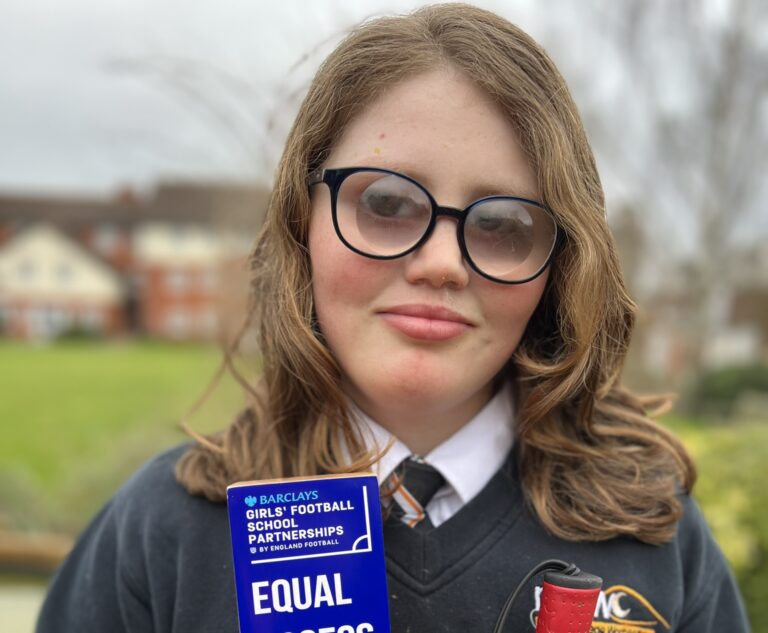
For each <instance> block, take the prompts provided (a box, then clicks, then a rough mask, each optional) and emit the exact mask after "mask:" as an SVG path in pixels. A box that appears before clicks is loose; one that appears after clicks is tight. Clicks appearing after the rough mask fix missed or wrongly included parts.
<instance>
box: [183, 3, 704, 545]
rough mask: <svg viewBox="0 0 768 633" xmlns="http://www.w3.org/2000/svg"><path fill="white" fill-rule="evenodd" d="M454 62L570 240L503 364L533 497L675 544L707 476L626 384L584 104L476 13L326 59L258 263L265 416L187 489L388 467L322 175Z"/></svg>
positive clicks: (259, 400) (577, 518)
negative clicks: (380, 104) (395, 90)
mask: <svg viewBox="0 0 768 633" xmlns="http://www.w3.org/2000/svg"><path fill="white" fill-rule="evenodd" d="M441 66H442V67H452V68H454V69H458V70H459V71H461V72H463V73H465V74H466V76H467V77H469V78H471V80H472V81H474V82H475V83H476V85H478V86H479V87H480V88H481V89H482V90H484V91H485V92H486V93H488V94H489V95H490V96H491V97H492V98H493V99H494V101H495V102H496V103H497V104H498V105H499V107H500V108H501V109H502V110H503V112H504V113H506V115H507V116H508V118H509V121H510V122H511V124H512V125H513V126H514V128H515V130H516V131H517V134H518V137H519V139H520V141H521V143H522V146H523V148H524V150H525V152H526V155H527V157H528V159H529V160H530V163H531V165H532V167H533V169H534V172H535V174H536V175H537V178H538V182H539V189H540V191H541V194H542V197H543V202H544V203H545V204H546V205H548V206H549V207H550V208H552V209H554V211H555V214H556V216H557V220H558V222H559V225H560V227H561V229H562V230H563V232H564V234H565V236H566V238H565V241H564V244H563V246H562V248H561V250H560V251H559V253H558V255H557V257H556V259H555V261H554V262H553V264H552V267H551V271H550V278H549V281H548V286H547V288H546V290H545V293H544V295H543V297H542V299H541V301H540V303H539V305H538V307H537V309H536V311H535V312H534V314H533V316H532V318H531V320H530V322H529V324H528V327H527V329H526V332H525V334H524V336H523V339H522V341H521V343H520V345H519V346H518V348H517V349H516V351H515V353H514V355H513V357H512V358H511V359H510V362H509V363H508V364H507V366H506V367H505V369H504V370H503V371H504V373H505V375H506V376H507V378H508V380H510V381H511V383H512V384H513V386H514V390H515V396H516V402H517V403H518V404H517V419H516V427H515V434H516V439H515V441H516V445H517V450H518V455H519V470H520V474H521V481H522V485H523V489H524V492H525V496H526V499H527V501H528V503H529V504H530V506H531V507H532V508H533V510H534V512H535V513H536V515H537V516H538V517H539V519H540V520H541V522H542V524H543V525H544V526H545V527H546V528H547V529H548V530H549V531H550V532H551V533H553V534H554V535H556V536H558V537H560V538H563V539H568V540H584V539H587V540H602V539H608V538H612V537H615V536H618V535H629V536H634V537H636V538H638V539H640V540H643V541H645V542H649V543H661V542H664V541H668V540H669V539H671V538H672V536H673V534H674V529H675V524H676V522H677V521H678V519H679V518H680V514H681V504H680V501H679V494H680V493H681V492H684V491H688V490H690V489H691V487H692V485H693V482H694V480H695V471H694V467H693V465H692V463H691V460H690V458H689V457H688V455H687V453H686V451H685V449H684V448H683V446H682V445H681V444H680V442H679V441H678V440H677V439H676V438H675V437H674V436H673V435H672V434H670V433H669V432H668V431H666V430H665V429H663V428H662V427H661V426H659V425H658V424H656V423H655V422H654V421H653V420H651V419H650V417H649V416H650V415H655V414H656V413H658V412H660V410H661V409H662V408H664V407H666V406H667V405H668V404H669V401H668V398H665V397H651V398H649V397H639V396H635V395H633V394H632V393H630V392H629V391H628V390H627V389H625V388H623V387H622V386H621V385H620V383H619V380H620V374H621V370H622V367H623V364H624V359H625V355H626V352H627V348H628V345H629V341H630V336H631V333H632V329H633V325H634V319H635V304H634V303H633V301H632V299H631V298H630V297H629V295H628V294H627V291H626V289H625V286H624V281H623V278H622V274H621V271H620V268H619V263H618V259H617V256H616V252H615V248H614V241H613V238H612V236H611V234H610V231H609V229H608V226H607V223H606V219H605V205H604V197H603V190H602V186H601V184H600V178H599V176H598V173H597V169H596V166H595V160H594V157H593V155H592V151H591V149H590V146H589V143H588V141H587V138H586V135H585V132H584V129H583V126H582V123H581V119H580V117H579V114H578V111H577V108H576V106H575V104H574V102H573V100H572V98H571V95H570V93H569V91H568V88H567V86H566V84H565V82H564V80H563V78H562V76H561V75H560V73H559V72H558V70H557V68H556V67H555V65H554V64H553V62H552V61H551V60H550V58H549V57H548V56H547V54H546V53H545V52H544V50H543V49H542V48H541V47H540V46H539V45H538V44H537V43H536V42H535V41H533V40H532V39H531V38H530V37H529V36H528V35H526V34H525V33H524V32H523V31H521V30H520V29H519V28H517V27H516V26H514V25H512V24H510V23H509V22H507V21H506V20H504V19H502V18H501V17H499V16H497V15H495V14H493V13H490V12H488V11H485V10H482V9H478V8H475V7H472V6H469V5H464V4H446V5H435V6H429V7H425V8H421V9H419V10H417V11H415V12H413V13H411V14H408V15H404V16H395V17H384V18H377V19H374V20H370V21H367V22H364V23H363V24H361V25H360V26H358V27H356V28H355V29H354V30H353V31H352V32H351V33H350V34H349V35H348V36H347V37H346V38H345V39H344V40H343V41H342V42H341V44H340V45H339V46H338V47H337V48H336V50H335V51H334V52H333V53H331V55H330V56H329V57H328V58H327V59H326V60H325V62H324V63H323V64H322V65H321V67H320V69H319V70H318V72H317V74H316V76H315V78H314V80H313V82H312V84H311V85H310V87H309V91H308V93H307V95H306V98H305V99H304V101H303V103H302V105H301V108H300V109H299V112H298V116H297V118H296V121H295V123H294V125H293V128H292V129H291V132H290V134H289V136H288V140H287V142H286V146H285V151H284V153H283V156H282V159H281V161H280V163H279V166H278V169H277V176H276V181H275V184H274V189H273V192H272V195H271V199H270V203H269V207H268V211H267V214H266V218H265V222H264V225H263V227H262V230H261V232H260V234H259V236H258V239H257V241H256V244H255V247H254V249H253V251H252V253H251V255H250V260H249V261H250V273H251V300H250V303H249V324H250V326H251V327H253V328H254V329H255V332H256V333H257V335H258V340H259V344H260V351H261V354H262V357H263V376H262V378H261V380H260V382H259V383H258V384H257V385H255V386H253V387H250V386H248V385H247V384H246V385H245V386H246V387H247V388H248V391H249V393H250V395H251V398H250V402H249V405H248V406H247V407H246V408H245V410H243V411H242V412H241V413H240V414H239V415H238V416H237V418H236V419H235V420H234V422H233V423H232V424H231V425H230V426H229V427H228V428H227V429H226V430H224V431H222V432H220V433H218V434H215V435H212V436H209V437H201V436H198V435H196V434H195V437H196V438H197V440H198V442H197V443H196V444H195V445H193V446H192V447H191V448H190V449H189V451H188V452H187V453H186V454H185V455H184V456H183V457H182V459H181V460H180V461H179V462H178V464H177V468H176V475H177V478H178V480H179V481H180V482H181V483H182V484H183V485H184V486H185V487H186V489H187V490H188V491H189V492H191V493H193V494H200V495H204V496H205V497H207V498H209V499H211V500H216V501H220V500H223V499H224V498H225V488H226V486H227V485H228V484H229V483H232V482H233V481H238V480H245V479H263V478H272V477H288V476H296V475H312V474H317V473H322V472H344V471H354V470H358V469H362V468H366V467H369V466H370V465H371V464H372V463H373V462H374V461H375V460H376V459H377V458H378V455H376V454H371V453H368V452H367V451H366V449H365V446H364V443H363V442H362V438H361V437H360V435H359V433H358V431H357V429H356V427H355V424H354V423H353V422H352V420H351V419H350V416H349V413H348V410H347V407H346V404H345V400H344V397H343V395H342V391H341V388H340V378H341V374H340V369H339V365H338V364H337V362H336V360H335V359H334V357H333V355H332V353H331V352H330V350H329V349H328V347H327V346H326V345H325V343H324V341H323V338H322V334H321V332H320V330H319V327H318V325H317V322H316V319H315V315H314V309H313V300H312V292H311V270H310V265H309V257H308V253H307V233H308V226H309V216H310V199H309V192H308V188H307V182H306V179H307V174H308V173H309V172H310V171H311V170H313V169H315V168H316V167H318V166H320V165H322V164H323V162H324V161H325V159H326V158H327V156H328V155H329V153H330V151H331V149H332V148H333V147H334V143H336V142H337V141H338V139H339V138H340V136H341V134H342V132H343V131H344V129H345V127H346V126H347V125H348V123H349V122H350V121H351V120H352V119H353V118H354V117H355V116H356V115H357V114H358V113H360V112H361V110H362V109H363V108H365V107H366V106H367V105H369V104H371V102H373V101H374V100H375V99H376V98H377V96H379V95H380V94H381V93H382V91H385V90H387V88H389V87H390V86H392V85H393V84H396V83H397V82H400V81H403V80H404V79H406V78H409V77H413V76H415V75H418V74H419V73H423V72H426V71H429V70H433V69H435V68H436V67H441ZM226 356H227V358H226V362H227V364H228V365H229V367H230V368H233V365H232V364H231V362H229V360H230V359H229V351H227V352H226ZM235 373H236V374H237V372H235ZM344 445H346V446H347V447H348V448H349V453H350V458H349V459H347V458H345V457H344V455H345V452H344V450H343V446H344Z"/></svg>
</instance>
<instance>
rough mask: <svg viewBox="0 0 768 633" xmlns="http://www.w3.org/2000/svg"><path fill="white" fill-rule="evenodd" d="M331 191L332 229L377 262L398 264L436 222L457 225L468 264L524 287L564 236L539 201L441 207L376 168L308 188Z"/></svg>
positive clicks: (333, 176)
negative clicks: (447, 220)
mask: <svg viewBox="0 0 768 633" xmlns="http://www.w3.org/2000/svg"><path fill="white" fill-rule="evenodd" d="M320 183H324V184H326V185H328V188H329V189H330V192H331V212H332V214H333V226H334V228H335V230H336V234H337V235H338V236H339V239H340V240H341V241H342V242H343V243H344V244H345V245H346V246H347V247H348V248H349V249H350V250H352V251H354V252H355V253H358V254H359V255H363V256H365V257H370V258H373V259H395V258H397V257H403V256H404V255H407V254H408V253H411V252H413V251H414V250H416V249H417V248H419V247H420V246H421V245H422V244H424V243H425V242H426V241H427V240H428V239H429V236H430V235H431V234H432V231H433V229H434V228H435V223H436V222H437V218H438V217H440V216H448V217H450V218H454V219H455V220H457V225H456V237H457V239H458V242H459V248H460V249H461V254H462V256H463V257H464V260H465V261H467V262H468V263H469V265H470V266H471V267H472V268H473V269H474V270H475V271H476V272H477V273H479V274H480V275H482V276H483V277H485V278H487V279H490V280H491V281H496V282H498V283H502V284H522V283H526V282H528V281H531V280H533V279H535V278H536V277H538V276H539V275H540V274H541V273H542V272H543V271H544V269H545V268H546V267H547V266H548V265H549V263H550V261H551V260H552V257H553V254H554V252H555V247H556V245H557V243H558V235H559V229H558V226H557V222H556V221H555V217H554V215H553V214H552V212H551V211H550V210H549V209H548V208H547V207H546V206H544V205H543V204H541V203H540V202H536V201H534V200H528V199H526V198H518V197H516V196H487V197H484V198H480V199H479V200H475V201H474V202H472V203H471V204H470V205H469V206H467V207H466V208H465V209H456V208H453V207H442V206H440V205H438V204H437V202H435V199H434V198H433V197H432V194H430V193H429V191H427V189H426V188H425V187H424V186H423V185H421V184H420V183H419V182H417V181H416V180H414V179H413V178H410V177H409V176H406V175H404V174H400V173H397V172H395V171H391V170H389V169H381V168H377V167H344V168H340V169H316V170H314V171H313V172H311V173H310V174H309V177H308V179H307V184H308V185H309V186H312V185H317V184H320Z"/></svg>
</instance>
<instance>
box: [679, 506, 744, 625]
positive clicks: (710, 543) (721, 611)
mask: <svg viewBox="0 0 768 633" xmlns="http://www.w3.org/2000/svg"><path fill="white" fill-rule="evenodd" d="M680 500H681V503H682V504H683V516H682V518H681V520H680V522H679V524H678V528H677V535H676V537H675V541H674V545H675V547H676V550H677V554H678V561H679V562H678V564H679V566H680V573H681V576H682V579H683V590H684V596H683V599H684V611H683V617H682V621H681V627H682V628H681V630H684V631H688V630H691V631H694V630H696V631H699V630H706V631H709V630H729V631H742V630H747V628H748V624H747V619H746V613H745V609H744V604H743V601H742V599H741V596H740V594H739V590H738V587H737V585H736V581H735V579H734V577H733V574H732V572H731V569H730V566H729V564H728V561H727V560H726V558H725V556H724V555H723V552H722V550H721V549H720V546H719V545H718V544H717V542H716V541H715V538H714V536H713V535H712V531H711V530H710V528H709V525H708V524H707V521H706V519H705V517H704V514H703V513H702V511H701V508H700V507H699V505H698V504H697V503H696V501H695V500H694V499H693V498H692V497H691V496H690V495H687V494H686V495H681V497H680ZM704 622H709V623H713V622H718V623H720V625H721V626H722V627H723V628H718V627H714V628H711V629H710V628H706V627H704ZM686 627H687V628H686Z"/></svg>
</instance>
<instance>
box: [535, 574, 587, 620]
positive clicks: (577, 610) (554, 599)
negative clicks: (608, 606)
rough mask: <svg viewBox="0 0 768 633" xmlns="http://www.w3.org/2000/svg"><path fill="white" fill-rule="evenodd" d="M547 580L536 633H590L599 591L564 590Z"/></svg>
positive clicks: (569, 588)
mask: <svg viewBox="0 0 768 633" xmlns="http://www.w3.org/2000/svg"><path fill="white" fill-rule="evenodd" d="M557 576H560V574H557ZM547 580H548V579H545V580H544V585H543V589H542V592H541V605H540V607H539V618H538V621H537V622H536V633H589V630H590V629H591V628H592V618H593V617H594V614H595V607H596V606H597V597H598V595H599V594H600V587H599V586H598V587H596V588H593V587H590V588H574V587H564V586H562V585H560V584H552V583H551V582H548V581H547Z"/></svg>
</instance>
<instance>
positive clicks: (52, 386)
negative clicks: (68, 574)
mask: <svg viewBox="0 0 768 633" xmlns="http://www.w3.org/2000/svg"><path fill="white" fill-rule="evenodd" d="M219 360H220V353H219V352H218V350H217V349H215V348H214V347H212V346H202V345H176V344H169V343H155V342H127V343H98V342H95V343H81V342H80V343H62V344H56V345H51V346H44V347H33V346H29V345H25V344H19V343H10V342H0V384H2V398H0V424H1V425H2V442H0V507H1V508H3V511H5V512H6V515H5V516H3V515H2V513H0V521H4V522H5V523H10V524H11V526H16V527H45V528H48V529H51V528H55V529H65V530H71V531H75V530H77V529H79V528H80V527H81V526H82V524H83V521H84V520H85V519H86V518H87V517H88V516H90V514H92V513H93V512H94V511H95V510H96V508H98V507H99V506H100V505H101V504H102V503H103V502H104V500H105V499H106V498H107V497H108V496H109V495H110V494H111V493H112V492H113V491H114V489H115V488H117V487H118V486H119V484H120V483H121V482H122V481H123V480H124V479H125V477H127V476H128V475H129V474H130V473H131V472H132V471H133V470H135V468H136V467H137V466H138V465H139V464H140V463H142V462H143V461H145V460H146V459H147V458H148V457H149V456H151V455H153V454H155V453H157V452H158V451H160V450H162V449H163V448H165V447H168V446H171V445H174V444H176V443H179V442H181V441H184V440H185V438H186V436H185V435H184V434H183V433H182V432H181V431H179V430H178V429H177V427H176V421H177V420H178V419H179V418H181V417H182V416H183V415H184V414H185V412H186V411H187V410H188V409H189V408H190V407H191V406H192V405H193V403H194V402H195V401H196V399H197V398H198V397H199V396H200V395H201V394H202V393H203V391H204V389H205V387H206V385H207V384H208V381H209V380H210V379H211V378H212V376H213V375H214V372H215V370H216V368H217V366H218V362H219ZM242 402H243V398H242V396H241V394H240V388H239V386H237V385H236V383H235V382H234V380H233V379H231V378H229V377H228V376H227V377H226V379H224V380H222V383H221V385H220V386H219V387H218V388H217V389H216V391H215V392H214V393H213V394H212V396H211V398H210V400H209V401H208V402H207V403H206V404H205V405H203V407H202V408H201V410H200V411H199V412H198V413H196V414H195V415H194V416H193V417H192V419H191V420H190V423H191V425H192V426H193V427H194V428H196V429H197V430H200V431H211V430H215V429H218V428H222V427H224V426H226V425H227V424H228V423H229V421H230V420H231V418H232V416H233V415H234V414H235V413H236V411H237V410H238V408H239V406H240V403H242Z"/></svg>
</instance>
